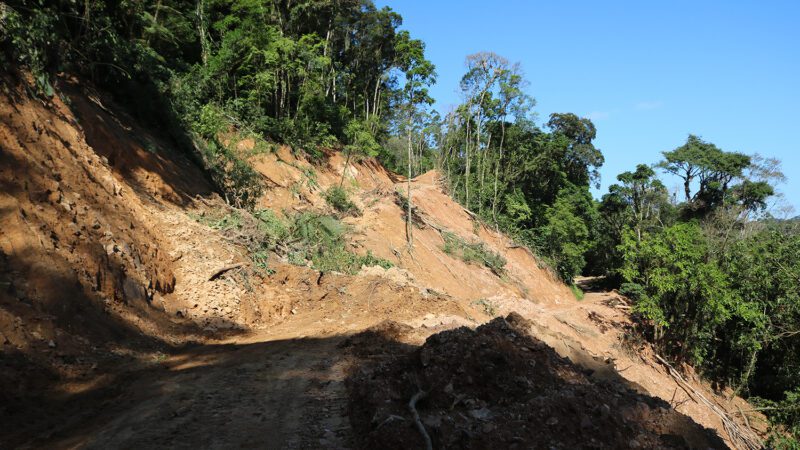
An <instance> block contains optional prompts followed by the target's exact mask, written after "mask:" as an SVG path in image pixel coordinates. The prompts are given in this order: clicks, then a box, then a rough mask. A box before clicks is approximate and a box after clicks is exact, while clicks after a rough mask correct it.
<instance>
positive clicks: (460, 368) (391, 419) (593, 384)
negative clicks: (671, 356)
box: [347, 314, 726, 449]
mask: <svg viewBox="0 0 800 450" xmlns="http://www.w3.org/2000/svg"><path fill="white" fill-rule="evenodd" d="M528 329H530V324H529V323H528V322H527V321H526V320H525V319H523V318H522V317H520V316H518V315H515V314H511V315H509V316H508V317H507V318H505V319H503V318H498V319H495V320H494V321H492V322H490V323H488V324H486V325H483V326H481V327H479V328H477V329H476V330H471V329H468V328H459V329H456V330H451V331H446V332H442V333H439V334H435V335H433V336H431V337H430V338H429V339H428V340H427V341H426V342H425V344H424V345H423V346H422V347H416V348H415V347H410V346H405V345H397V344H392V342H396V341H397V340H398V336H397V332H398V331H400V330H401V328H400V327H387V326H386V325H385V324H384V325H382V326H381V327H380V328H379V329H376V330H371V331H368V332H366V333H364V334H362V335H361V336H356V337H355V338H353V339H351V340H350V345H351V346H352V348H353V354H354V355H355V356H358V357H361V358H362V361H363V364H362V365H361V367H359V368H357V369H355V370H354V371H353V372H352V374H351V376H350V377H349V379H348V383H347V385H348V391H349V396H350V419H351V422H352V425H353V429H354V432H355V435H356V436H357V439H358V441H359V445H361V446H362V447H363V448H424V445H425V444H424V440H423V437H422V433H420V432H419V431H418V429H417V426H416V423H415V421H414V419H413V413H412V411H411V408H410V407H409V401H410V399H411V398H412V397H414V396H415V394H418V393H419V392H420V391H423V392H424V397H423V398H421V399H420V400H419V401H418V402H417V404H416V410H417V411H418V413H419V416H420V418H421V421H422V423H423V424H424V427H425V429H426V432H427V433H428V434H429V435H430V437H431V440H432V443H433V447H434V448H474V449H484V448H492V447H494V448H548V449H550V448H557V449H574V448H703V449H706V448H726V446H725V444H724V443H723V442H722V440H721V439H719V438H718V437H717V436H716V435H715V434H713V432H710V431H708V430H706V429H704V428H702V427H701V426H699V425H697V424H696V423H694V422H693V421H692V420H691V419H689V418H688V417H686V416H684V415H682V414H680V413H678V412H676V411H675V410H673V409H671V408H670V407H669V405H668V404H667V403H665V402H663V401H661V400H659V399H654V398H652V397H649V396H646V395H642V394H640V393H637V392H636V391H635V390H633V389H631V388H629V387H627V386H625V385H624V384H623V383H622V382H618V381H601V380H596V379H593V378H591V376H590V375H589V374H588V373H587V372H586V370H585V369H582V368H580V367H578V366H576V365H574V364H572V363H571V362H570V361H569V360H567V359H564V358H561V357H560V356H558V355H557V354H556V353H555V351H553V349H551V348H550V347H548V346H547V345H545V344H544V343H542V342H541V341H538V340H537V339H535V338H533V337H532V336H531V335H530V334H528V331H527V330H528ZM381 330H386V331H390V333H386V334H384V333H381ZM403 349H405V351H404V352H402V350H403ZM398 350H400V351H401V354H400V355H399V356H398V355H397V351H398ZM389 351H391V353H393V354H391V353H389ZM364 355H369V357H367V358H364Z"/></svg>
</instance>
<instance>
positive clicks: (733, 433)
mask: <svg viewBox="0 0 800 450" xmlns="http://www.w3.org/2000/svg"><path fill="white" fill-rule="evenodd" d="M654 356H655V357H656V359H658V361H659V362H661V364H663V365H664V366H666V367H667V369H668V372H669V374H670V376H671V377H672V378H673V379H674V380H675V382H676V383H678V386H680V387H681V388H682V389H683V390H685V391H686V392H687V393H689V391H691V392H692V393H693V394H694V395H692V394H689V395H691V396H692V397H693V398H694V399H695V401H698V400H697V399H700V401H698V403H702V404H704V405H705V406H707V407H708V408H709V409H710V410H711V412H713V413H714V414H716V415H717V416H718V417H719V418H720V420H721V421H722V426H723V427H724V428H725V432H727V433H728V436H729V437H730V440H731V443H732V444H733V446H734V447H735V448H737V449H738V448H742V447H743V448H746V449H748V450H761V449H763V448H764V445H763V444H762V443H761V440H760V439H759V438H758V436H755V434H754V433H753V431H752V429H750V430H748V431H749V433H748V432H746V431H745V430H742V429H741V428H740V427H739V424H738V423H736V422H735V421H734V420H733V419H731V418H730V417H729V416H728V414H727V413H726V412H725V411H723V410H722V409H721V408H720V407H719V406H717V405H716V404H714V403H712V402H711V401H709V400H708V399H707V398H705V397H704V396H703V394H701V393H700V392H699V391H698V390H697V389H695V388H693V387H692V386H691V385H690V384H689V382H687V381H686V380H685V379H684V378H683V376H681V374H680V373H678V371H677V370H675V368H674V367H672V365H670V363H668V362H667V361H666V360H664V358H662V357H660V356H658V355H654ZM740 445H741V446H742V447H740Z"/></svg>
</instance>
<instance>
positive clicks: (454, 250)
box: [442, 231, 506, 275]
mask: <svg viewBox="0 0 800 450" xmlns="http://www.w3.org/2000/svg"><path fill="white" fill-rule="evenodd" d="M442 239H444V246H443V247H442V250H443V251H444V252H445V253H447V254H448V255H452V256H455V257H458V258H459V259H461V260H462V261H464V262H466V263H468V264H480V265H483V266H485V267H487V268H489V270H491V271H492V272H494V273H495V274H496V275H503V274H504V273H505V266H506V259H505V258H504V257H503V256H502V255H500V254H499V253H495V252H493V251H492V250H490V249H488V248H486V244H484V243H483V242H467V241H466V240H464V239H463V238H461V237H460V236H458V235H457V234H455V233H451V232H448V231H445V232H443V233H442Z"/></svg>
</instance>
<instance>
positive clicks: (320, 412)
mask: <svg viewBox="0 0 800 450" xmlns="http://www.w3.org/2000/svg"><path fill="white" fill-rule="evenodd" d="M340 341H341V338H340V337H322V338H299V337H288V336H286V335H283V336H281V335H279V334H276V333H270V334H268V335H267V334H260V335H259V334H256V335H252V336H249V337H247V338H246V339H244V340H243V339H241V338H240V339H239V340H238V341H232V342H228V343H222V344H217V345H204V346H198V347H196V348H194V349H189V350H187V351H185V352H181V353H178V354H176V355H173V356H171V357H169V358H167V359H165V360H164V361H163V362H161V366H162V367H161V368H158V369H155V370H149V371H148V373H145V374H142V376H141V378H140V379H138V380H137V381H135V382H134V383H133V384H132V385H131V386H130V388H129V389H126V391H127V393H128V394H127V395H129V396H128V397H121V398H120V399H119V401H118V402H115V403H114V404H113V405H111V406H110V407H109V408H108V409H107V410H105V411H103V412H102V413H101V414H100V415H99V416H100V417H101V419H100V420H98V421H97V422H96V423H95V426H94V427H93V428H92V429H88V430H86V431H85V432H84V433H82V434H80V435H78V436H71V437H69V438H68V439H65V440H63V441H61V442H59V443H57V444H56V446H57V447H61V446H67V447H72V446H81V447H84V446H85V447H87V448H320V447H324V448H347V447H348V443H349V434H348V421H347V417H346V411H345V406H346V399H345V396H346V393H345V391H344V387H343V381H344V366H345V361H344V360H343V359H342V358H341V356H340V355H341V352H338V351H337V344H338V343H339V342H340ZM102 418H105V420H103V419H102Z"/></svg>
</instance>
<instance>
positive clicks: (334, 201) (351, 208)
mask: <svg viewBox="0 0 800 450" xmlns="http://www.w3.org/2000/svg"><path fill="white" fill-rule="evenodd" d="M324 197H325V201H326V202H328V204H329V205H330V206H331V207H332V208H333V209H335V210H336V211H339V212H340V213H351V212H355V211H358V208H357V207H356V205H355V203H353V202H352V201H351V200H350V198H349V197H348V195H347V191H345V190H344V188H343V187H341V186H331V187H330V188H328V190H327V191H325V195H324Z"/></svg>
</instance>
